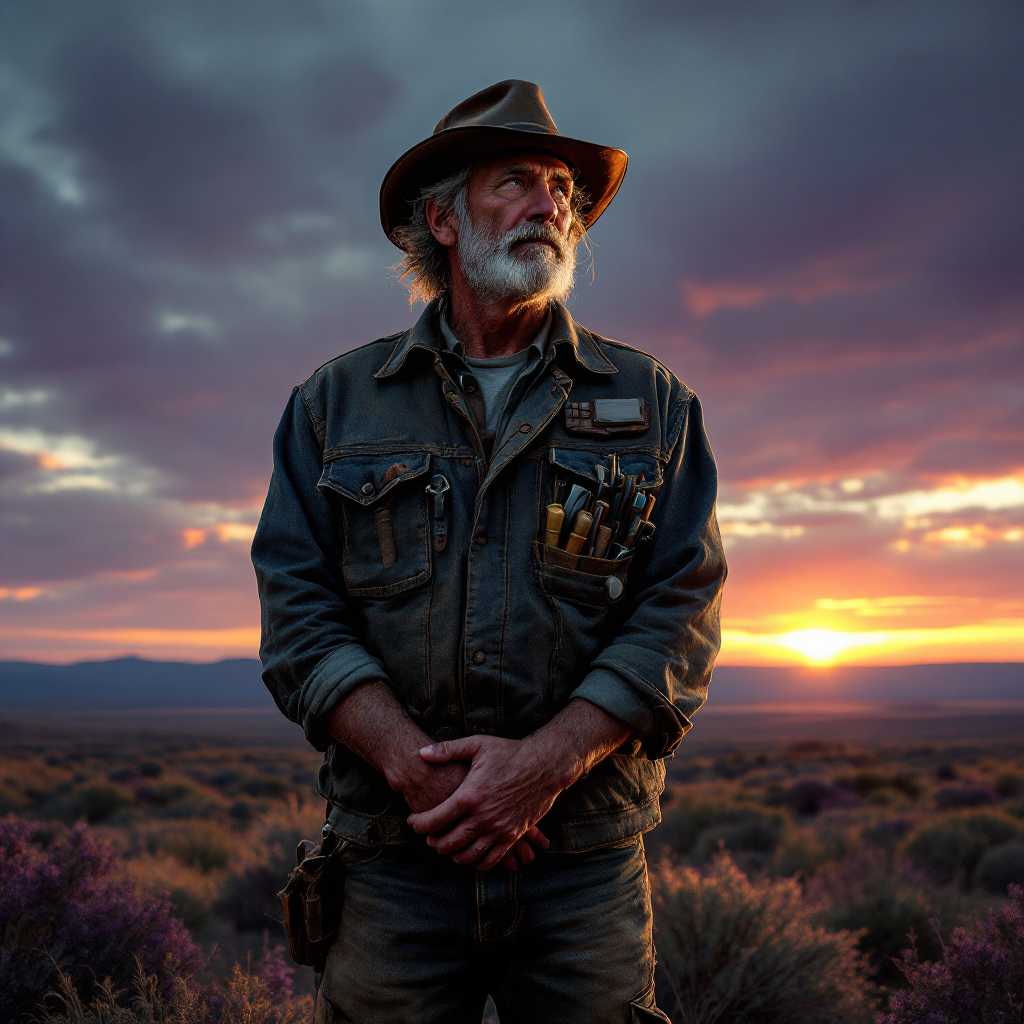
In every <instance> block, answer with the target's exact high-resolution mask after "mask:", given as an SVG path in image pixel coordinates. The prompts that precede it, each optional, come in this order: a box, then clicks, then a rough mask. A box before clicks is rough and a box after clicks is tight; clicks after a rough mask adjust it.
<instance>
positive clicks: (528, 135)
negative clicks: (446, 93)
mask: <svg viewBox="0 0 1024 1024" xmlns="http://www.w3.org/2000/svg"><path fill="white" fill-rule="evenodd" d="M513 149H519V150H521V149H530V150H536V151H539V152H544V153H551V154H552V155H553V156H557V157H558V158H559V159H560V160H564V161H565V162H566V163H567V164H570V165H571V166H572V167H574V168H575V169H576V171H577V172H578V184H579V186H580V188H582V189H583V190H584V191H585V192H586V194H587V196H588V203H587V206H586V208H585V209H584V211H583V219H584V221H585V222H586V225H587V227H588V228H589V227H590V226H591V225H592V224H593V223H594V222H595V221H596V220H597V218H598V217H600V216H601V214H602V213H604V211H605V210H606V209H607V207H608V204H609V203H610V202H611V201H612V199H613V198H614V197H615V193H616V192H617V191H618V190H619V186H620V185H621V184H622V179H623V178H624V177H625V175H626V164H627V163H628V161H629V157H627V156H626V154H625V153H624V152H623V151H622V150H621V149H615V148H613V147H611V146H599V145H598V144H597V143H595V142H584V141H583V140H582V139H570V138H567V137H566V136H565V135H554V134H551V133H549V132H538V131H524V130H522V129H519V128H501V127H498V126H495V125H461V126H459V127H457V128H446V129H444V130H443V131H440V132H438V133H437V134H436V135H431V136H430V138H429V139H424V140H423V142H420V143H419V144H417V145H415V146H413V147H412V149H410V150H408V151H407V152H405V153H403V154H402V155H401V156H400V157H399V158H398V159H397V160H396V161H395V162H394V163H393V164H392V165H391V168H390V170H389V171H388V173H387V174H386V175H384V181H383V183H382V184H381V186H380V223H381V227H383V228H384V233H385V234H386V235H387V236H388V238H390V239H391V241H392V242H394V241H395V239H394V232H395V230H396V229H397V228H399V227H401V226H402V225H403V224H407V223H408V222H409V218H410V217H411V216H412V208H413V204H414V203H415V202H416V200H417V199H419V197H420V192H421V191H422V190H423V189H424V188H425V187H427V186H428V185H433V184H434V183H435V182H438V181H441V180H442V179H443V178H447V177H448V176H449V175H451V174H455V172H456V171H459V170H461V169H462V168H463V167H466V166H467V165H468V164H472V163H475V162H476V161H478V160H481V159H484V158H487V157H496V156H498V155H500V154H501V153H502V152H504V151H506V150H513ZM395 244H396V245H397V244H398V243H397V242H395ZM399 248H401V246H399Z"/></svg>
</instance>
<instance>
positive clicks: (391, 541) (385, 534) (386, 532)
mask: <svg viewBox="0 0 1024 1024" xmlns="http://www.w3.org/2000/svg"><path fill="white" fill-rule="evenodd" d="M408 469H409V467H408V466H407V465H406V464H405V463H404V462H399V463H398V464H397V465H394V466H392V467H391V468H390V469H389V470H388V471H387V472H386V473H385V474H384V479H383V480H382V481H381V483H380V489H381V490H384V488H385V487H387V485H388V484H389V483H391V481H392V480H394V479H395V478H396V477H399V476H401V475H402V474H403V473H405V472H406V471H407V470H408ZM394 496H395V494H394V491H392V492H391V494H389V495H388V496H387V498H385V499H384V501H383V502H382V503H381V505H380V507H379V508H378V509H377V511H376V512H374V513H373V522H374V524H375V525H376V527H377V538H378V540H380V560H381V561H382V562H383V563H384V568H385V569H389V568H390V567H391V566H393V565H394V564H395V563H396V562H397V561H398V549H397V548H396V547H395V530H394V527H393V526H392V524H391V500H392V498H394Z"/></svg>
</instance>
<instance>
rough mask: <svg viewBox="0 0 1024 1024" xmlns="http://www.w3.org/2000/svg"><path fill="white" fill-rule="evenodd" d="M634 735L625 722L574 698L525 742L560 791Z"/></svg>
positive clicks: (585, 701) (586, 701)
mask: <svg viewBox="0 0 1024 1024" xmlns="http://www.w3.org/2000/svg"><path fill="white" fill-rule="evenodd" d="M634 736H635V731H634V730H633V729H632V728H631V727H630V726H628V725H626V723H625V722H621V721H619V719H617V718H615V717H614V716H613V715H610V714H608V712H607V711H604V710H602V709H601V708H599V707H597V705H596V704H591V703H590V701H588V700H584V699H582V698H577V699H576V700H571V701H570V702H569V703H568V705H566V707H564V708H563V709H562V710H561V711H560V712H559V713H558V714H557V715H555V717H554V718H553V719H551V721H550V722H548V723H547V725H545V726H542V727H541V728H540V729H538V730H537V731H536V732H535V733H533V734H532V735H531V736H529V737H527V740H526V742H527V743H528V744H529V745H530V746H531V747H533V750H534V754H535V756H536V757H537V759H538V763H539V764H541V765H544V766H545V769H546V770H545V773H546V774H547V773H548V772H550V773H551V775H550V776H549V777H551V778H553V780H554V781H555V782H556V784H557V785H558V787H559V790H563V789H568V788H569V786H571V785H572V784H573V783H574V782H575V781H576V780H577V779H579V778H581V777H582V776H584V775H586V773H587V772H589V771H590V770H591V768H593V767H594V765H596V764H598V762H600V761H603V760H604V759H605V758H606V757H607V756H608V755H609V754H611V753H613V752H614V751H615V750H617V749H618V748H619V747H620V746H622V744H623V743H625V742H626V741H627V740H630V739H632V738H633V737H634ZM548 766H550V767H548Z"/></svg>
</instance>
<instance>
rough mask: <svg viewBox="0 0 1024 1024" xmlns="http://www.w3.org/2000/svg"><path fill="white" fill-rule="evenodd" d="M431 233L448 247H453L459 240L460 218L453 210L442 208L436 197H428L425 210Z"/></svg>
mask: <svg viewBox="0 0 1024 1024" xmlns="http://www.w3.org/2000/svg"><path fill="white" fill-rule="evenodd" d="M423 212H424V214H426V218H427V226H428V227H429V228H430V233H431V234H432V235H433V236H434V237H435V238H436V239H437V240H438V241H439V242H440V243H441V244H442V245H443V246H444V247H445V248H446V249H451V248H452V247H453V246H454V245H455V244H456V242H458V240H459V229H458V220H457V218H456V216H455V213H454V212H453V211H452V210H442V209H441V208H440V207H439V206H438V205H437V201H436V200H434V199H428V200H427V205H426V207H425V208H424V210H423Z"/></svg>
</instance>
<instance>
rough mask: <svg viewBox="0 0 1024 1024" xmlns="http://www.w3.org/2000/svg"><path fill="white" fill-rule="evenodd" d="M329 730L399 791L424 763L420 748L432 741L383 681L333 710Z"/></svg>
mask: <svg viewBox="0 0 1024 1024" xmlns="http://www.w3.org/2000/svg"><path fill="white" fill-rule="evenodd" d="M328 729H329V730H330V733H331V735H332V736H333V737H334V738H335V739H337V740H340V741H341V742H342V743H344V744H345V746H346V747H348V748H349V750H352V751H353V752H354V753H356V754H358V755H359V756H360V757H361V758H363V759H364V760H366V761H369V762H370V764H372V765H373V767H374V768H376V769H377V771H379V772H380V773H381V775H383V776H384V778H385V779H387V781H388V784H389V785H390V786H391V788H392V789H397V790H401V789H402V788H403V785H404V782H405V779H406V778H407V776H408V775H409V774H410V772H411V771H412V770H414V769H417V768H418V767H419V765H420V764H421V763H422V762H421V760H420V757H419V750H420V747H422V746H423V745H424V744H425V743H430V742H431V739H430V737H429V736H428V735H427V734H426V733H425V732H424V731H423V730H422V729H421V728H420V727H419V726H418V725H417V724H416V723H415V722H414V721H413V720H412V719H411V718H410V717H409V715H408V713H407V712H406V710H405V708H403V707H402V705H401V704H399V703H398V701H397V700H396V699H395V695H394V694H393V693H392V692H391V687H390V686H388V684H387V683H385V682H383V681H382V680H377V681H375V682H372V683H366V684H365V685H363V686H360V687H359V688H358V689H356V690H353V691H352V693H350V694H349V695H348V696H347V697H346V698H345V699H344V700H342V701H341V702H340V703H339V704H338V705H337V707H335V709H334V711H333V712H332V713H331V716H330V719H329V720H328Z"/></svg>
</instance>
